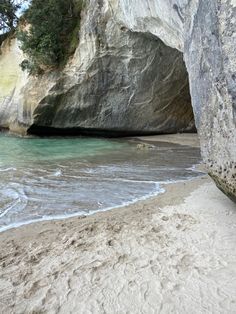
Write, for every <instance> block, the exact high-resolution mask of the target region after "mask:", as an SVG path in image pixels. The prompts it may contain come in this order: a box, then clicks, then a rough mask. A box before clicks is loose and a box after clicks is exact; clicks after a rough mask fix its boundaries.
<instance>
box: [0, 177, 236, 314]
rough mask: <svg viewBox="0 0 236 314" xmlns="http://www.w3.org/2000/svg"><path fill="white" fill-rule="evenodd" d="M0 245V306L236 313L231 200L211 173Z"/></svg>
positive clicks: (20, 233) (35, 227) (27, 231)
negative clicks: (159, 193) (148, 197)
mask: <svg viewBox="0 0 236 314" xmlns="http://www.w3.org/2000/svg"><path fill="white" fill-rule="evenodd" d="M0 245H1V253H0V313H4V314H6V313H112V314H113V313H122V314H123V313H131V314H133V313H134V314H135V313H137V314H138V313H147V314H151V313H180V314H183V313H196V314H197V313H227V314H228V313H236V250H235V245H236V206H235V204H234V203H232V202H231V201H230V200H229V199H228V198H227V197H226V196H224V195H223V194H222V193H221V192H220V191H219V190H218V189H217V188H216V187H215V185H214V184H213V183H212V182H211V180H210V179H209V178H208V177H207V176H204V177H201V178H198V179H194V180H191V181H187V182H182V183H177V184H172V185H168V186H167V187H166V193H164V194H162V195H159V196H157V197H154V198H151V199H148V200H145V201H142V202H139V203H136V204H133V205H131V206H127V207H124V208H118V209H114V210H111V211H109V212H104V213H98V214H95V215H93V216H90V217H86V218H82V217H78V218H73V219H66V220H63V221H51V222H43V223H35V224H31V225H28V226H23V227H21V228H17V229H11V230H8V231H6V232H3V233H1V234H0Z"/></svg>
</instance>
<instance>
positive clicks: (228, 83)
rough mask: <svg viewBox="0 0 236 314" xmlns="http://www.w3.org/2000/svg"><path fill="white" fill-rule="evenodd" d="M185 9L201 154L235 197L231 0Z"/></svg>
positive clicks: (235, 59)
mask: <svg viewBox="0 0 236 314" xmlns="http://www.w3.org/2000/svg"><path fill="white" fill-rule="evenodd" d="M196 2H197V1H196ZM186 13H187V14H186V16H187V17H188V18H187V20H186V25H185V34H186V35H185V48H184V54H185V60H186V64H187V68H188V72H189V78H190V85H191V96H192V103H193V108H194V113H195V120H196V124H197V127H198V130H199V135H200V139H201V148H202V155H203V158H204V160H205V162H206V164H207V167H208V172H209V174H210V175H211V176H212V178H213V179H214V180H215V181H216V183H217V185H218V187H219V188H220V189H221V190H223V191H224V192H225V193H226V194H227V195H228V196H230V197H231V198H232V199H234V201H236V1H234V0H220V1H219V0H218V1H212V0H204V1H199V2H198V4H197V5H196V3H195V6H192V7H188V11H187V12H186ZM190 13H191V14H190Z"/></svg>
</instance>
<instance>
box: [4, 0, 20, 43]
mask: <svg viewBox="0 0 236 314" xmlns="http://www.w3.org/2000/svg"><path fill="white" fill-rule="evenodd" d="M24 2H25V1H24V0H22V1H19V0H18V1H14V0H0V44H1V43H2V41H3V40H5V39H6V38H7V36H8V35H9V33H10V34H12V33H14V31H15V28H16V26H17V22H18V16H17V11H18V10H19V9H20V8H21V6H22V5H23V4H24Z"/></svg>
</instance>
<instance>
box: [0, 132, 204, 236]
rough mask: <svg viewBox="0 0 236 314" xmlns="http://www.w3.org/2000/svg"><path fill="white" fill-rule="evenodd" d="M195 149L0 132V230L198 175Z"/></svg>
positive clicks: (110, 203)
mask: <svg viewBox="0 0 236 314" xmlns="http://www.w3.org/2000/svg"><path fill="white" fill-rule="evenodd" d="M199 161H200V153H199V150H198V149H196V148H190V147H187V146H186V147H185V146H180V145H173V144H167V143H159V144H158V145H157V146H156V147H154V148H153V149H148V150H145V149H144V150H139V149H137V143H135V142H131V141H128V140H108V139H96V138H18V137H13V136H10V135H8V134H6V133H0V231H3V230H5V229H7V228H9V227H13V226H16V225H21V224H24V223H27V222H31V221H38V220H46V219H55V218H61V217H64V216H73V215H77V214H81V215H83V214H91V213H93V212H96V211H99V210H106V209H108V208H112V207H118V206H122V205H124V204H127V203H131V202H134V201H135V200H138V199H142V198H146V197H148V196H150V195H154V194H157V193H158V192H161V191H162V188H161V186H160V184H161V183H165V182H169V181H177V180H183V179H187V178H192V177H195V176H198V175H199V173H198V172H194V171H193V170H192V169H191V167H192V166H193V165H194V164H197V163H199Z"/></svg>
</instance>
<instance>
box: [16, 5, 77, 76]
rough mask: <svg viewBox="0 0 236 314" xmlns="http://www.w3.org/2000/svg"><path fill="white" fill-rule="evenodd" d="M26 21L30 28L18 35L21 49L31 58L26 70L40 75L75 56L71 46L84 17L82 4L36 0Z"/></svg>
mask: <svg viewBox="0 0 236 314" xmlns="http://www.w3.org/2000/svg"><path fill="white" fill-rule="evenodd" d="M77 1H78V0H77ZM23 18H24V19H25V21H26V25H28V26H29V27H28V28H27V30H23V31H19V33H18V39H19V40H20V41H21V44H22V46H21V48H22V50H23V52H24V53H25V54H26V55H27V59H26V60H24V61H23V62H22V64H21V67H22V69H23V70H27V71H28V72H29V73H30V74H40V73H41V72H43V71H45V70H48V69H52V68H55V67H58V66H59V65H61V64H62V63H63V62H64V61H65V60H66V59H67V58H68V55H69V54H70V53H71V52H70V51H69V49H68V47H70V42H71V40H72V36H74V30H75V29H77V26H78V23H79V18H80V6H78V2H74V0H66V1H65V0H47V1H42V0H32V2H31V5H30V7H29V9H28V10H27V11H26V13H25V14H24V17H23ZM76 36H77V37H78V34H76Z"/></svg>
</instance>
